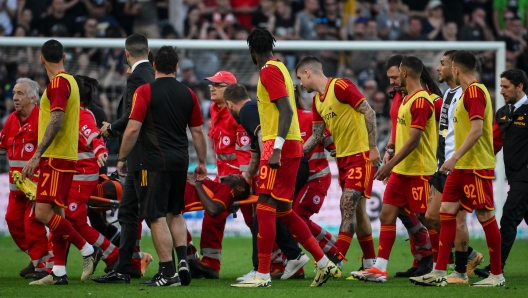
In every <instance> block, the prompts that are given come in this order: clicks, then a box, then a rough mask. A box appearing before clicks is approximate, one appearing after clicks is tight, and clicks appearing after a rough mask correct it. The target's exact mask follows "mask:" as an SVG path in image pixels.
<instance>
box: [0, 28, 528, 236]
mask: <svg viewBox="0 0 528 298" xmlns="http://www.w3.org/2000/svg"><path fill="white" fill-rule="evenodd" d="M46 40H47V39H42V38H24V39H18V38H0V45H1V46H0V61H2V62H3V65H4V67H3V68H2V69H0V78H4V80H5V82H6V86H7V87H6V88H5V90H4V91H3V92H4V94H3V96H4V99H5V100H4V103H5V104H4V105H3V111H2V110H1V109H0V112H2V116H3V120H4V121H5V118H6V117H7V116H6V115H7V113H9V112H11V111H13V104H12V101H11V98H12V88H13V86H14V83H15V81H16V79H17V78H20V77H29V78H32V79H34V80H36V81H37V82H38V83H39V84H40V86H41V92H43V90H44V89H45V87H46V84H47V82H48V79H47V76H46V74H45V73H44V69H43V67H42V66H41V65H40V51H39V48H40V46H41V45H42V44H43V43H44V42H45V41H46ZM59 40H60V41H61V42H62V43H63V45H64V47H65V53H66V64H65V68H66V70H67V71H68V72H69V73H71V74H74V75H75V74H81V75H86V76H90V77H93V78H95V79H97V80H98V82H99V88H98V92H97V94H96V99H95V101H96V103H98V104H99V105H100V106H101V107H102V108H103V109H104V111H105V114H106V117H107V119H108V120H109V121H110V122H111V121H113V120H115V119H116V111H117V106H118V104H119V101H120V99H121V96H122V93H123V91H124V88H125V85H126V78H127V69H128V66H127V65H126V63H125V62H124V56H125V54H124V39H93V40H92V39H68V38H66V39H59ZM163 45H171V46H175V47H177V48H178V53H179V71H178V77H177V78H178V79H179V80H180V81H182V82H183V83H184V84H186V85H187V86H189V87H190V88H191V89H192V90H194V91H195V93H196V94H197V96H198V98H199V99H200V101H201V104H202V112H203V115H204V119H206V124H205V125H204V129H205V130H206V133H207V130H208V128H209V121H208V119H209V115H208V114H209V113H208V108H209V105H210V103H211V101H210V91H209V87H208V82H207V81H205V80H204V78H205V77H208V76H212V75H214V74H215V73H216V72H217V71H219V70H227V71H230V72H232V73H233V74H234V75H235V76H236V78H237V80H238V83H240V84H243V85H244V86H246V88H247V89H248V91H249V93H250V96H251V97H252V98H253V99H254V98H255V92H256V85H257V82H258V76H259V69H258V67H257V66H256V65H254V63H253V61H252V60H251V57H250V55H249V53H248V47H247V44H246V43H245V42H244V41H212V40H207V41H206V40H151V41H149V46H150V48H151V50H152V51H155V50H156V49H157V48H159V47H161V46H163ZM447 50H471V51H473V52H474V53H475V54H476V55H477V57H478V61H479V69H478V70H479V79H480V81H481V82H483V83H484V84H485V85H486V86H487V87H488V89H489V90H490V94H491V96H492V98H493V100H494V105H495V108H497V107H501V106H502V105H503V104H504V101H503V98H502V96H500V93H499V92H500V90H499V88H498V86H499V82H500V79H499V74H500V72H502V71H503V70H504V69H505V68H506V66H507V65H506V57H505V48H504V45H503V43H495V42H488V43H472V42H457V43H452V42H451V43H448V42H427V43H422V42H377V41H373V42H340V41H278V42H277V43H276V49H275V55H276V57H277V58H279V59H280V60H281V61H283V62H284V63H285V64H286V66H287V67H288V68H289V70H290V73H291V76H292V78H293V80H294V82H296V83H297V81H298V80H297V79H296V77H295V65H296V63H297V62H298V61H299V59H300V58H302V57H303V56H307V55H312V56H316V57H318V58H319V59H320V60H321V61H322V62H323V68H324V72H325V74H326V75H327V76H329V77H343V78H347V79H349V80H351V81H353V82H354V83H355V84H356V85H357V86H358V88H359V89H360V90H361V91H362V92H363V94H364V95H365V97H366V99H367V100H368V102H369V103H370V105H371V106H372V107H373V108H374V110H375V111H376V115H377V124H378V148H380V151H382V152H381V154H383V153H384V152H383V150H384V149H383V148H385V145H386V143H387V141H388V139H389V135H390V130H391V124H390V119H389V113H388V111H389V108H390V104H391V101H390V99H389V97H388V96H387V93H388V91H390V89H391V86H390V85H389V80H388V78H387V76H386V74H385V70H384V67H383V65H384V63H385V61H386V60H387V59H388V58H389V57H390V56H392V55H394V54H405V55H414V56H417V57H418V58H420V59H421V60H422V61H423V63H424V65H425V66H426V67H427V68H428V70H429V71H430V73H431V76H432V77H433V78H434V79H436V80H437V78H438V74H437V72H436V67H437V66H438V64H439V62H440V58H441V57H442V55H443V53H444V52H445V51H447ZM439 87H440V89H441V90H442V91H445V90H446V89H447V85H446V84H445V83H444V84H439ZM302 96H303V103H304V105H305V108H307V109H310V108H311V98H312V96H313V94H308V93H306V92H305V91H303V92H302ZM2 123H3V122H2ZM208 141H209V140H208ZM107 146H108V147H109V150H110V152H111V153H112V155H111V158H110V166H112V165H113V164H115V154H116V153H117V151H118V149H119V148H118V142H117V140H115V139H109V140H107ZM189 149H190V150H189V154H190V158H191V160H190V162H191V167H192V164H193V163H195V162H196V155H195V153H194V149H193V147H192V143H190V145H189ZM0 164H1V166H2V168H1V171H2V172H3V173H6V172H7V170H8V167H7V163H6V161H5V159H4V160H3V161H2V162H1V163H0ZM208 164H209V169H210V173H211V175H212V176H214V173H215V171H216V168H215V167H214V154H213V153H212V150H209V153H208ZM331 164H332V174H333V176H334V177H333V179H334V180H333V183H332V186H331V187H330V189H329V192H328V196H327V197H326V199H325V200H324V204H323V207H322V209H321V211H320V212H319V213H318V214H316V215H314V217H313V220H314V221H315V222H317V223H319V224H320V225H321V226H323V227H324V228H325V229H327V230H329V231H330V232H333V233H334V234H335V233H336V232H337V230H338V228H339V224H340V216H339V198H340V195H341V189H340V188H339V185H338V183H337V167H336V166H335V163H334V162H333V161H331ZM191 167H190V168H191ZM495 174H496V179H495V181H494V188H495V194H494V195H495V201H496V215H497V217H498V218H500V216H501V214H502V206H503V204H504V199H505V197H506V192H507V187H506V185H505V181H504V179H505V178H504V166H503V162H502V152H500V153H499V154H498V155H497V167H496V172H495ZM4 186H5V187H7V177H6V178H4V179H2V180H0V192H3V194H4V195H5V196H7V192H8V189H7V188H5V187H4ZM384 188H385V186H384V185H383V184H382V183H380V182H379V181H375V183H374V189H373V195H372V198H371V199H370V200H369V201H368V213H369V216H370V217H371V220H372V224H373V230H374V231H373V234H374V235H378V233H379V232H378V231H379V220H378V217H379V213H380V211H381V202H382V198H383V192H384ZM308 199H313V200H318V198H308ZM2 202H4V203H2ZM6 202H7V200H0V213H1V212H2V210H4V211H5V207H6V206H5V204H6ZM202 217H203V212H192V213H188V214H186V219H187V223H188V226H189V229H190V230H191V231H192V232H194V233H198V232H199V231H200V230H201V218H202ZM2 220H3V219H2ZM468 224H469V229H470V233H471V235H472V236H482V235H483V234H482V229H481V228H480V224H479V223H478V221H477V220H476V217H475V215H470V216H468ZM3 231H6V228H5V223H0V232H3ZM398 232H399V233H400V234H402V235H403V234H406V232H405V229H404V228H403V227H402V226H401V225H398ZM226 233H227V234H231V235H248V234H249V230H248V229H247V227H246V226H245V225H244V223H243V219H242V216H239V217H238V218H235V219H233V218H232V217H230V218H229V220H228V224H227V227H226ZM519 233H520V236H522V235H527V233H528V227H527V226H526V225H524V224H523V226H522V229H520V230H519Z"/></svg>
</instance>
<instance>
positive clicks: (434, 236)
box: [427, 229, 440, 262]
mask: <svg viewBox="0 0 528 298" xmlns="http://www.w3.org/2000/svg"><path fill="white" fill-rule="evenodd" d="M427 231H428V232H429V239H431V251H432V252H433V262H436V261H437V260H438V245H439V243H440V234H438V232H437V231H436V229H428V230H427Z"/></svg>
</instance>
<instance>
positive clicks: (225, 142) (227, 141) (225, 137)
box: [222, 136, 231, 146]
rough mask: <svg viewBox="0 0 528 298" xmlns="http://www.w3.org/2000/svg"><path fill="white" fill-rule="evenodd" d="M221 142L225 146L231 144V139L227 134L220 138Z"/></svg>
mask: <svg viewBox="0 0 528 298" xmlns="http://www.w3.org/2000/svg"><path fill="white" fill-rule="evenodd" d="M222 143H223V144H224V145H226V146H227V145H229V144H231V139H230V138H229V137H228V136H224V137H223V138H222Z"/></svg>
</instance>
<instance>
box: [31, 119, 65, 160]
mask: <svg viewBox="0 0 528 298" xmlns="http://www.w3.org/2000/svg"><path fill="white" fill-rule="evenodd" d="M50 119H51V120H50V123H49V124H48V127H46V131H45V132H44V137H43V138H42V141H41V142H40V144H39V145H38V148H37V151H35V155H34V156H37V158H40V157H41V156H42V154H44V152H46V150H48V147H49V146H50V145H51V143H52V142H53V140H55V137H56V136H57V134H58V133H59V130H60V128H61V126H62V121H63V120H64V111H61V110H55V111H53V112H51V117H50Z"/></svg>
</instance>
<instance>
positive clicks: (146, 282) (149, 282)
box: [139, 272, 161, 285]
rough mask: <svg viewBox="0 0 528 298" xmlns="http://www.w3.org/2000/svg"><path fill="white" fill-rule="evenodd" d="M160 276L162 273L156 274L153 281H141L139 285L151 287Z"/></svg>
mask: <svg viewBox="0 0 528 298" xmlns="http://www.w3.org/2000/svg"><path fill="white" fill-rule="evenodd" d="M160 274H161V273H159V272H158V273H156V274H155V275H154V277H152V278H151V279H149V280H145V281H140V282H139V284H140V285H150V284H152V283H154V281H155V280H156V279H157V278H158V276H159V275H160Z"/></svg>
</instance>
